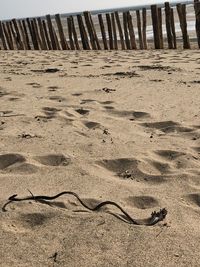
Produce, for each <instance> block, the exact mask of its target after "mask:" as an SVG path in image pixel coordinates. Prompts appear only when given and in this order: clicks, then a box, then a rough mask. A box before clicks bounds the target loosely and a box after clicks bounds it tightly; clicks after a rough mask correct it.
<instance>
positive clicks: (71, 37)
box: [67, 17, 75, 50]
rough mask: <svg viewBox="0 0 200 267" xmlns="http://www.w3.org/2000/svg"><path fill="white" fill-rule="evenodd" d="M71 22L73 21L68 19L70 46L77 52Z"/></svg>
mask: <svg viewBox="0 0 200 267" xmlns="http://www.w3.org/2000/svg"><path fill="white" fill-rule="evenodd" d="M71 20H72V18H71V17H68V18H67V26H68V35H69V44H70V49H71V50H75V45H74V40H73V36H72V21H71Z"/></svg>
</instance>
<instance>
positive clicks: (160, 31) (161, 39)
mask: <svg viewBox="0 0 200 267" xmlns="http://www.w3.org/2000/svg"><path fill="white" fill-rule="evenodd" d="M158 22H159V33H160V48H161V49H163V47H164V42H163V30H162V8H161V7H159V8H158Z"/></svg>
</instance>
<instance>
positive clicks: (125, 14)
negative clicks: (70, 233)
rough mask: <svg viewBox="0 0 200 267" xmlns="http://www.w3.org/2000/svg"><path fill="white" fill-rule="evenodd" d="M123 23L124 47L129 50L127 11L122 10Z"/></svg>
mask: <svg viewBox="0 0 200 267" xmlns="http://www.w3.org/2000/svg"><path fill="white" fill-rule="evenodd" d="M123 25H124V36H125V42H126V48H127V49H128V50H129V49H131V45H130V40H129V34H128V19H127V12H123Z"/></svg>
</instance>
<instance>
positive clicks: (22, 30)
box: [18, 20, 28, 50]
mask: <svg viewBox="0 0 200 267" xmlns="http://www.w3.org/2000/svg"><path fill="white" fill-rule="evenodd" d="M18 25H19V29H20V31H21V35H22V40H23V44H24V49H25V50H28V44H27V42H26V34H25V32H24V27H23V24H22V21H21V20H18Z"/></svg>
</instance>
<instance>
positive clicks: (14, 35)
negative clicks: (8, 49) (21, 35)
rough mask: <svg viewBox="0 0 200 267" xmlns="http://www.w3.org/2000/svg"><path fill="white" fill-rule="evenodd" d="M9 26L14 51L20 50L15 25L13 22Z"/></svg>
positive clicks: (9, 22)
mask: <svg viewBox="0 0 200 267" xmlns="http://www.w3.org/2000/svg"><path fill="white" fill-rule="evenodd" d="M7 24H8V29H9V32H10V35H11V37H12V40H13V45H14V49H19V44H18V42H17V40H16V33H15V30H14V26H13V23H12V21H8V22H7Z"/></svg>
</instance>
